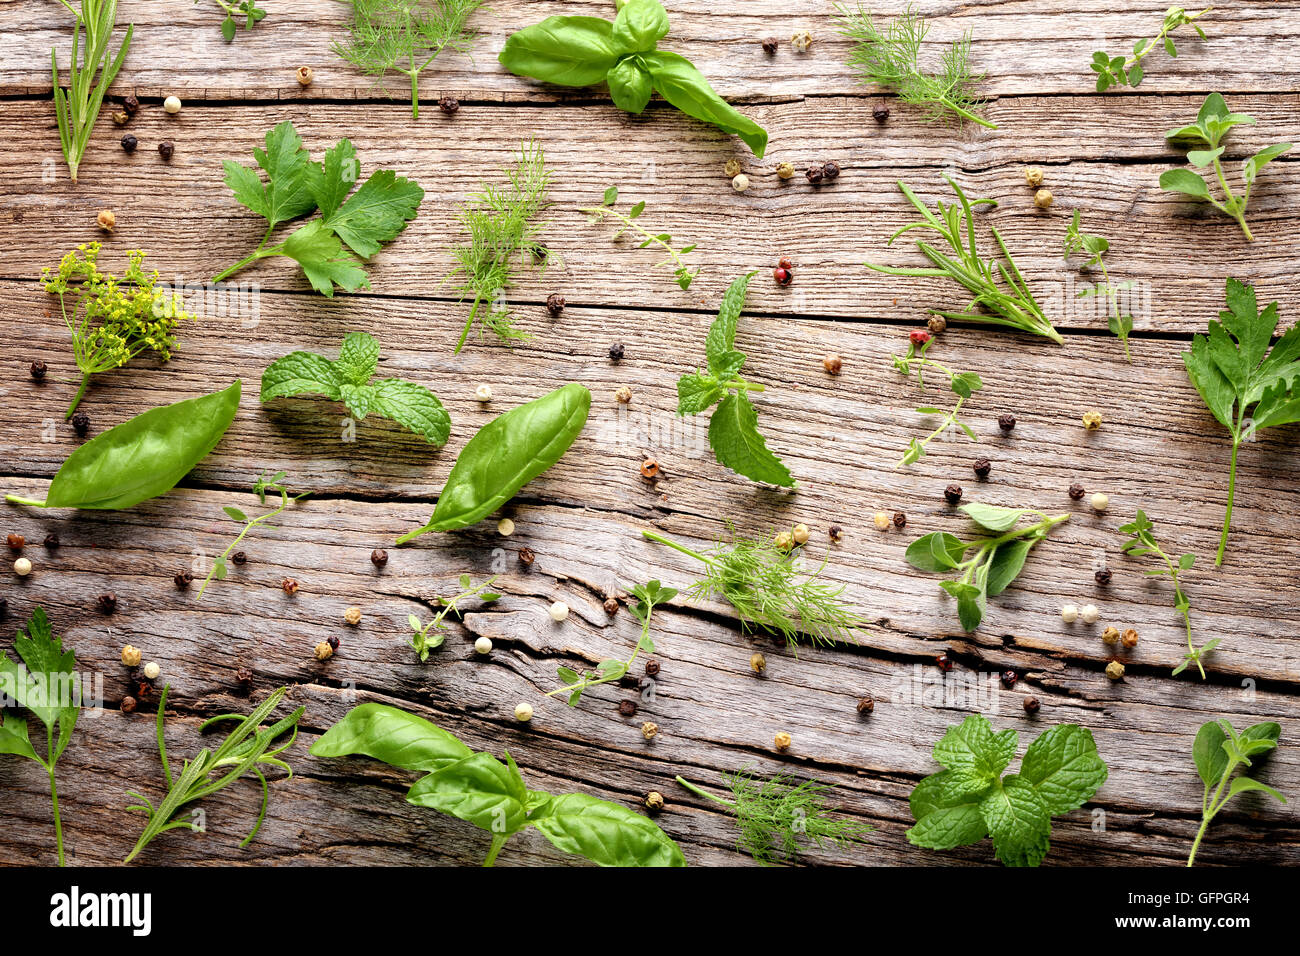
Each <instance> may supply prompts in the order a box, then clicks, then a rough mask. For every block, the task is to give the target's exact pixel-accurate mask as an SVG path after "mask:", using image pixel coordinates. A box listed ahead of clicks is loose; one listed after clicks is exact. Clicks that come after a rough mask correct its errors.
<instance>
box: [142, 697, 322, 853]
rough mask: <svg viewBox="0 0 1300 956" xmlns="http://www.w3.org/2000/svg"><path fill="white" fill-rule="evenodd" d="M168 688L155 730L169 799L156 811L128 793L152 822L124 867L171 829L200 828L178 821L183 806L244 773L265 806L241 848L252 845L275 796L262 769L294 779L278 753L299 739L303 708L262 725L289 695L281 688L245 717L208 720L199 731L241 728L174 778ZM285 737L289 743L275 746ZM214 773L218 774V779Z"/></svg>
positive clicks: (187, 763)
mask: <svg viewBox="0 0 1300 956" xmlns="http://www.w3.org/2000/svg"><path fill="white" fill-rule="evenodd" d="M170 689H171V688H170V685H168V686H164V687H163V690H162V693H161V694H160V695H159V696H158V730H157V735H158V756H159V757H160V758H161V760H162V765H163V775H164V777H165V778H166V780H167V796H165V797H164V798H163V800H162V802H161V803H160V804H158V807H157V809H155V808H154V805H153V804H152V803H150V802H149V798H148V797H145V796H143V795H142V794H139V793H136V792H135V791H134V790H129V791H127V794H128V796H132V797H135V798H136V799H137V800H139V801H140V803H138V804H132V805H131V806H129V807H128V808H127V809H128V810H138V811H140V812H141V813H143V814H144V815H145V816H146V817H148V822H147V823H146V824H145V827H144V831H143V832H142V833H141V834H140V839H139V840H137V841H136V844H135V848H134V849H132V850H131V852H130V854H128V855H127V858H126V859H125V860H123V861H122V862H123V863H130V862H131V861H132V860H133V859H135V857H136V856H137V855H138V854H139V853H140V851H141V850H143V849H144V848H145V847H146V846H148V845H149V844H150V842H152V841H153V839H154V838H155V837H157V836H160V835H162V834H163V833H166V832H167V831H168V830H177V829H182V828H183V829H187V830H195V829H198V825H197V824H195V823H193V822H192V821H190V820H178V819H176V815H177V814H178V813H179V812H180V810H181V808H182V807H184V806H185V805H186V804H189V803H193V802H194V801H196V800H202V799H203V798H204V797H208V796H211V795H212V794H214V793H216V792H217V791H218V790H221V789H223V788H225V787H226V786H228V785H229V784H231V783H234V782H235V781H236V780H238V779H239V778H240V777H242V776H243V775H244V774H246V773H252V774H253V776H255V777H256V778H257V779H258V782H260V783H261V785H262V806H261V809H260V810H258V813H257V822H256V823H254V824H253V829H252V830H250V831H249V833H248V836H246V837H244V840H243V842H241V843H240V844H239V845H240V847H241V848H242V847H246V846H248V844H249V843H251V842H252V841H253V837H255V836H257V831H258V830H260V829H261V828H262V821H263V820H264V819H265V818H266V805H267V802H268V801H269V800H270V795H271V794H270V788H269V786H268V784H267V782H266V776H265V774H263V773H262V768H263V767H279V768H280V769H281V770H283V771H285V773H287V774H288V775H289V776H291V777H292V776H293V770H291V769H290V767H289V765H288V764H287V763H285V762H284V761H283V760H281V759H279V755H280V754H282V753H284V752H285V751H286V750H288V749H289V748H290V747H292V746H293V742H294V741H295V740H297V739H298V721H299V719H300V718H301V717H302V715H303V708H302V707H299V708H298V709H297V710H295V711H294V712H293V713H292V714H290V715H289V716H288V717H285V718H283V719H282V720H279V721H276V722H275V723H274V724H272V725H271V726H269V727H263V726H262V721H264V720H266V718H267V717H269V716H270V715H271V712H272V711H273V710H275V708H276V707H277V706H278V705H279V703H280V701H281V700H283V699H284V696H285V694H287V693H288V692H289V688H288V687H281V688H280V689H279V690H277V691H275V693H273V694H271V696H270V697H268V698H267V699H266V700H264V701H262V703H261V704H259V705H258V706H257V708H256V709H255V710H254V711H253V712H252V713H251V714H249V715H248V716H247V717H245V716H243V715H241V714H222V715H220V716H218V717H211V718H209V719H207V720H205V721H204V722H203V724H202V725H201V726H200V728H199V731H200V732H203V731H206V730H207V729H208V728H209V727H211V726H213V725H214V724H217V723H220V722H222V721H226V720H237V721H239V725H238V726H237V727H235V729H234V730H232V731H231V732H230V733H229V734H228V735H227V736H226V739H225V740H224V741H222V743H221V746H219V747H218V748H217V749H216V750H211V749H209V748H207V747H204V748H203V749H202V750H200V751H199V752H198V754H197V755H196V756H195V757H194V759H193V760H185V761H182V763H181V769H180V772H179V773H177V774H175V775H174V776H173V774H172V769H171V765H170V764H168V762H167V743H166V741H165V740H164V739H163V711H164V710H165V708H166V706H167V692H168V690H170ZM286 733H287V734H288V735H289V739H288V740H286V741H284V742H282V743H276V741H277V740H278V739H279V738H280V737H283V736H284V735H285V734H286ZM213 774H218V776H216V777H215V778H214V777H213Z"/></svg>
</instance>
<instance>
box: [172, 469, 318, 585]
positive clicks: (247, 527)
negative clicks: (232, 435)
mask: <svg viewBox="0 0 1300 956" xmlns="http://www.w3.org/2000/svg"><path fill="white" fill-rule="evenodd" d="M284 478H285V473H284V472H282V471H277V472H276V473H275V474H274V475H272V476H271V477H270V478H267V477H266V476H265V475H259V476H258V478H257V481H255V482H254V483H253V494H255V495H257V500H258V501H259V502H260V503H262V504H266V493H267V492H268V491H271V492H276V493H278V494H279V495H280V504H279V506H278V507H276V508H274V509H272V510H271V511H268V512H267V513H266V514H263V515H258V516H257V517H256V518H250V517H249V516H248V515H246V514H244V512H243V511H241V510H240V509H239V508H236V507H234V506H233V505H227V506H226V507H224V508H222V509H221V510H222V511H224V512H225V513H226V516H227V517H228V518H230V519H231V520H232V521H241V522H243V524H244V527H243V528H241V529H240V531H239V534H237V535H235V540H234V541H231V542H230V544H228V545H227V546H226V550H225V551H222V552H221V554H220V555H219V556H218V557H217V559H216V560H215V561H213V562H212V567H211V569H210V570H209V571H208V575H207V577H205V578H204V579H203V584H202V585H201V586H200V587H199V593H198V594H197V595H196V596H195V598H194V600H196V601H202V600H203V592H204V591H206V590H207V589H208V584H209V582H211V581H213V580H217V581H224V580H225V579H226V575H227V574H229V573H230V566H229V564H228V561H227V559H228V558H229V556H230V552H232V551H234V550H235V546H236V545H238V544H239V542H241V541H243V540H244V537H245V536H246V535H247V534H248V532H250V531H252V530H253V529H254V528H256V527H258V526H262V527H270V523H269V522H270V520H271V519H272V518H274V517H276V516H277V515H279V514H280V513H281V512H283V511H284V510H285V509H286V508H288V507H289V505H290V504H292V503H293V502H295V501H301V500H302V499H303V498H306V497H307V495H309V494H310V493H311V492H307V491H304V492H303V493H302V494H300V495H294V496H292V497H291V496H290V495H289V492H288V489H286V488H285V487H284V484H283V482H284Z"/></svg>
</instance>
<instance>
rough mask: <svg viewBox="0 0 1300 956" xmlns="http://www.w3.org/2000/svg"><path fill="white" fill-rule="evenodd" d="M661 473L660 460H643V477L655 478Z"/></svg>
mask: <svg viewBox="0 0 1300 956" xmlns="http://www.w3.org/2000/svg"><path fill="white" fill-rule="evenodd" d="M658 475H659V462H657V461H655V459H653V458H647V459H646V460H645V461H643V462H641V477H642V478H655V477H657V476H658Z"/></svg>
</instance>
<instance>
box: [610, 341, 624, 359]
mask: <svg viewBox="0 0 1300 956" xmlns="http://www.w3.org/2000/svg"><path fill="white" fill-rule="evenodd" d="M609 360H610V361H611V362H621V361H622V360H623V343H622V342H615V343H614V344H613V345H611V346H610V347H609Z"/></svg>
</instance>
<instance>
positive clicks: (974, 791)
mask: <svg viewBox="0 0 1300 956" xmlns="http://www.w3.org/2000/svg"><path fill="white" fill-rule="evenodd" d="M1018 744H1019V737H1018V736H1017V734H1016V732H1015V731H1014V730H1003V731H1001V732H999V733H994V732H993V727H992V725H991V724H990V723H989V722H988V719H987V718H985V717H983V716H982V715H980V714H972V715H971V716H969V717H967V718H966V719H965V720H964V721H962V723H961V724H959V725H958V726H955V727H949V728H948V732H947V733H945V734H944V735H943V738H942V739H941V740H940V741H939V742H938V743H937V744H935V745H934V759H935V760H937V761H938V762H939V763H940V764H942V765H943V766H944V767H945V768H946V769H944V770H942V771H940V772H939V773H935V774H931V775H930V776H928V777H926V778H925V779H924V780H922V781H921V782H920V783H918V784H917V785H916V788H915V789H914V790H913V791H912V795H911V797H909V798H908V802H909V804H910V805H911V808H912V816H913V817H914V818H915V819H916V826H914V827H912V828H911V829H910V830H908V831H907V839H908V840H909V841H910V842H911V843H912V844H913V845H914V846H919V847H924V848H926V849H930V850H951V849H953V848H954V847H959V846H967V845H969V844H972V843H978V842H979V841H981V840H983V839H984V838H985V837H986V836H990V837H992V838H993V851H994V853H996V854H997V858H998V859H999V860H1001V861H1002V862H1003V863H1004V864H1006V865H1007V866H1037V865H1038V864H1039V863H1041V862H1042V860H1043V857H1045V856H1047V851H1048V850H1049V849H1050V846H1051V842H1050V838H1051V833H1052V817H1054V816H1060V815H1061V814H1064V813H1069V812H1070V811H1071V810H1077V809H1078V808H1079V807H1081V806H1083V804H1084V803H1086V802H1087V801H1088V800H1090V799H1091V798H1092V795H1093V794H1094V793H1096V792H1097V789H1098V788H1099V787H1100V786H1101V785H1102V784H1103V783H1105V781H1106V777H1107V774H1108V770H1107V768H1106V763H1105V761H1103V760H1102V759H1101V756H1100V755H1099V754H1098V753H1097V745H1096V743H1094V741H1093V739H1092V732H1091V731H1089V730H1088V729H1087V728H1086V727H1080V726H1079V725H1077V724H1058V725H1057V726H1055V727H1052V728H1051V729H1049V730H1047V731H1044V732H1043V733H1042V734H1040V735H1039V736H1038V739H1036V740H1035V741H1034V742H1033V743H1032V744H1030V745H1029V749H1028V750H1027V751H1026V752H1025V757H1024V760H1022V761H1021V763H1020V773H1018V774H1011V775H1009V776H1006V777H1004V776H1002V772H1003V771H1004V770H1006V769H1007V767H1008V766H1010V764H1011V761H1012V760H1013V759H1014V758H1015V755H1016V750H1017V748H1018Z"/></svg>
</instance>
